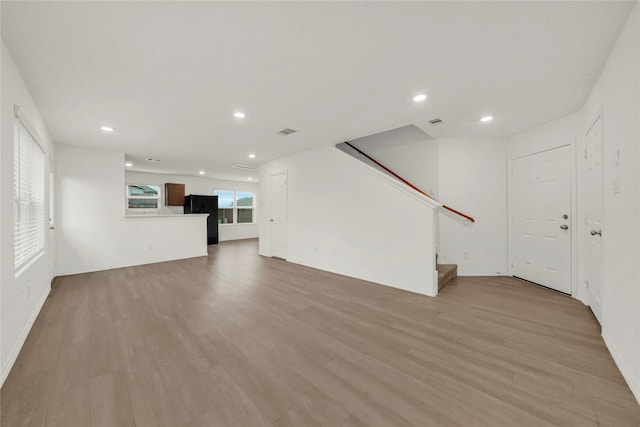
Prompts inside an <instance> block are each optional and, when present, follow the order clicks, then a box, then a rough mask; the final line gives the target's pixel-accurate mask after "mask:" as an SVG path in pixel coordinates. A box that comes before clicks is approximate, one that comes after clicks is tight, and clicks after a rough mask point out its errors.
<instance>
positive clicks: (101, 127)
mask: <svg viewBox="0 0 640 427" xmlns="http://www.w3.org/2000/svg"><path fill="white" fill-rule="evenodd" d="M100 129H102V130H103V131H105V132H113V128H112V127H110V126H100Z"/></svg>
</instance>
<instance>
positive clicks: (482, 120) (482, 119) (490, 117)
mask: <svg viewBox="0 0 640 427" xmlns="http://www.w3.org/2000/svg"><path fill="white" fill-rule="evenodd" d="M491 120H493V116H484V117H483V118H481V119H480V121H481V122H483V123H486V122H490V121H491Z"/></svg>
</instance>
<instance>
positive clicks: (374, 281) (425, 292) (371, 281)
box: [271, 257, 438, 297]
mask: <svg viewBox="0 0 640 427" xmlns="http://www.w3.org/2000/svg"><path fill="white" fill-rule="evenodd" d="M271 258H273V257H271ZM284 261H285V262H289V263H291V264H296V265H302V266H304V267H307V268H312V269H314V270H320V271H327V272H329V273H333V274H336V275H338V276H343V277H351V278H353V279H358V280H362V281H365V282H369V284H371V285H379V286H386V287H388V288H394V289H399V290H401V291H406V292H412V293H414V294H420V295H424V296H427V297H435V296H437V295H438V272H437V271H434V274H433V277H434V278H435V279H436V281H435V282H434V288H435V292H434V291H433V289H432V290H427V287H426V286H425V287H424V288H416V287H415V286H412V285H406V284H402V283H396V282H394V283H391V282H386V281H382V282H381V281H380V279H376V278H372V277H369V276H366V275H363V276H355V275H353V274H351V273H345V272H342V271H336V270H333V269H330V268H326V267H324V266H323V267H317V266H315V265H309V264H305V263H303V262H301V261H293V260H291V259H288V258H287V259H285V260H284ZM425 277H429V274H428V273H427V276H425Z"/></svg>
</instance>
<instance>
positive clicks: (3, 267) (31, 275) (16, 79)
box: [0, 43, 55, 382]
mask: <svg viewBox="0 0 640 427" xmlns="http://www.w3.org/2000/svg"><path fill="white" fill-rule="evenodd" d="M0 62H2V70H1V85H2V99H1V101H0V102H1V114H2V117H1V120H0V121H1V122H2V129H1V132H2V133H1V135H2V146H1V149H0V161H1V162H2V163H1V167H0V173H1V185H2V188H1V190H2V191H1V192H0V194H1V195H2V196H1V200H0V203H1V205H0V207H1V215H0V221H1V223H0V227H1V228H0V230H1V233H0V234H1V235H2V239H1V240H2V243H1V244H0V257H1V258H0V259H1V262H0V274H1V281H0V304H1V306H0V307H1V308H0V312H1V313H2V314H1V315H0V328H1V335H2V337H1V339H0V347H1V348H0V355H1V363H2V382H4V380H5V379H6V377H7V375H8V374H9V371H10V370H11V367H12V366H13V363H14V362H15V360H16V357H17V356H18V353H19V351H20V349H21V348H22V345H23V344H24V340H25V339H26V337H27V334H28V333H29V331H30V330H31V326H32V325H33V322H34V321H35V318H36V316H37V315H38V313H39V312H40V308H41V307H42V305H43V304H44V301H45V299H46V297H47V295H48V294H49V291H50V290H51V279H52V278H53V274H52V271H51V267H50V263H51V262H52V259H55V254H54V253H53V251H52V250H51V248H52V247H55V245H53V244H50V243H51V242H50V239H53V238H55V236H54V235H53V234H51V233H47V241H46V243H45V253H44V256H42V257H40V258H39V259H37V261H36V262H35V263H33V264H32V265H31V266H30V267H29V268H27V270H25V271H24V272H23V273H21V274H20V275H19V276H18V277H15V275H14V267H13V258H14V250H13V144H14V137H13V133H14V124H15V116H14V113H13V106H14V104H17V105H20V107H21V108H22V110H23V111H24V114H25V116H26V117H27V118H28V119H29V121H30V123H31V125H32V126H33V127H34V128H35V131H36V132H37V133H38V135H39V137H40V141H39V142H40V144H41V145H42V148H43V149H44V150H45V152H46V154H47V156H48V157H50V158H52V159H53V158H55V156H54V148H53V143H52V141H51V138H50V137H49V133H48V132H47V129H46V127H45V126H44V123H43V121H42V119H41V117H40V114H39V112H38V110H37V108H36V106H35V104H34V103H33V100H32V99H31V95H30V94H29V91H28V90H27V88H26V86H25V84H24V81H23V80H22V77H21V76H20V72H19V71H18V69H17V68H16V65H15V63H14V61H13V59H12V58H11V55H10V53H9V51H8V50H7V48H6V47H5V45H4V43H2V51H1V61H0ZM48 168H49V166H48V162H47V164H46V169H47V170H46V174H45V179H46V183H45V189H48V188H49V172H48ZM47 193H48V192H47ZM46 197H47V200H46V204H45V206H46V207H47V210H48V206H49V203H48V194H47V195H46ZM45 230H48V224H47V227H46V228H45Z"/></svg>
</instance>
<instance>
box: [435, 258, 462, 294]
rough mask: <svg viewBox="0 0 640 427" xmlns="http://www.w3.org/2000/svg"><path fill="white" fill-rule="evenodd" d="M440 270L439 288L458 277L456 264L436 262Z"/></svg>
mask: <svg viewBox="0 0 640 427" xmlns="http://www.w3.org/2000/svg"><path fill="white" fill-rule="evenodd" d="M436 269H437V270H438V290H440V289H442V288H444V287H445V285H446V284H447V283H449V282H450V281H452V280H454V279H455V278H456V277H458V266H457V265H456V264H436Z"/></svg>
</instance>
